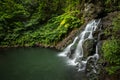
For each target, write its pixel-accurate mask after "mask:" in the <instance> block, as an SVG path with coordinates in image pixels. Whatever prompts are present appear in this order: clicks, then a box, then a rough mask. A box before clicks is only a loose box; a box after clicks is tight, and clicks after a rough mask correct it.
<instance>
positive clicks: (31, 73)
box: [0, 48, 87, 80]
mask: <svg viewBox="0 0 120 80" xmlns="http://www.w3.org/2000/svg"><path fill="white" fill-rule="evenodd" d="M57 53H58V51H56V50H52V49H45V48H8V49H2V50H0V80H87V79H86V76H85V74H84V73H83V72H77V70H76V69H75V67H73V66H68V65H67V64H66V62H65V60H64V58H61V57H58V56H57Z"/></svg>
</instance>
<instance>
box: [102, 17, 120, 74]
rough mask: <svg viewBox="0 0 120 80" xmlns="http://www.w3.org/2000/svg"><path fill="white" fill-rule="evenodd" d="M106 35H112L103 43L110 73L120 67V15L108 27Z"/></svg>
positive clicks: (107, 68)
mask: <svg viewBox="0 0 120 80" xmlns="http://www.w3.org/2000/svg"><path fill="white" fill-rule="evenodd" d="M105 33H106V35H111V37H110V39H108V40H106V41H105V42H104V44H103V52H104V58H105V60H106V61H107V62H108V63H109V65H108V66H107V67H106V70H107V71H108V72H109V74H112V73H115V72H116V71H117V70H118V69H120V36H119V34H120V15H118V16H117V18H115V19H114V21H113V25H112V26H111V28H109V29H108V28H107V29H106V31H105Z"/></svg>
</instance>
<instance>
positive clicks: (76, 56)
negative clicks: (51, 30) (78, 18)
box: [59, 19, 101, 71]
mask: <svg viewBox="0 0 120 80" xmlns="http://www.w3.org/2000/svg"><path fill="white" fill-rule="evenodd" d="M100 21H101V20H100V19H99V20H92V21H90V22H89V23H88V24H87V25H86V27H85V29H84V30H83V31H82V32H81V33H80V34H79V35H78V36H76V37H75V39H74V40H73V42H72V43H71V44H69V45H68V46H67V47H66V48H65V49H64V50H63V52H61V53H60V54H59V56H63V57H67V58H68V60H67V63H68V64H69V65H73V66H78V71H82V70H85V69H86V64H87V62H88V60H90V59H91V58H92V59H94V63H95V65H96V62H97V60H98V59H99V55H98V44H96V51H95V53H94V55H92V56H88V58H87V59H86V60H83V57H84V50H83V43H84V42H85V41H86V40H89V39H94V37H93V32H94V31H96V30H97V28H98V25H99V24H100ZM73 48H74V49H75V50H74V52H72V49H73ZM69 55H72V58H69Z"/></svg>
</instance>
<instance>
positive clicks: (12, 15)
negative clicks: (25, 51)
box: [0, 0, 82, 47]
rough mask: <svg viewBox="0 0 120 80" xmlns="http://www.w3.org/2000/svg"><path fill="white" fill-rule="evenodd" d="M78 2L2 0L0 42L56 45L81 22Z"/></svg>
mask: <svg viewBox="0 0 120 80" xmlns="http://www.w3.org/2000/svg"><path fill="white" fill-rule="evenodd" d="M78 4H79V1H77V0H76V1H73V0H66V1H60V0H50V1H49V0H44V1H43V0H1V1H0V5H1V6H0V41H1V42H0V45H1V46H4V47H7V46H34V45H36V44H37V45H47V46H49V45H55V44H56V43H57V42H59V41H60V40H62V39H63V38H64V37H65V36H66V35H67V33H69V32H70V31H71V30H72V29H74V28H77V27H80V25H81V23H82V21H81V20H80V19H78V18H77V17H76V14H79V13H80V11H78V9H77V8H76V6H77V5H78Z"/></svg>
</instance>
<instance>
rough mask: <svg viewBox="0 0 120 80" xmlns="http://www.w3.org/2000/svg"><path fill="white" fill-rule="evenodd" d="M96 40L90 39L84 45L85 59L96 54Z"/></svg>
mask: <svg viewBox="0 0 120 80" xmlns="http://www.w3.org/2000/svg"><path fill="white" fill-rule="evenodd" d="M95 47H96V45H95V40H94V39H90V40H89V39H88V40H86V41H85V42H84V44H83V49H84V57H85V58H87V57H88V56H90V55H93V54H94V53H95Z"/></svg>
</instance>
